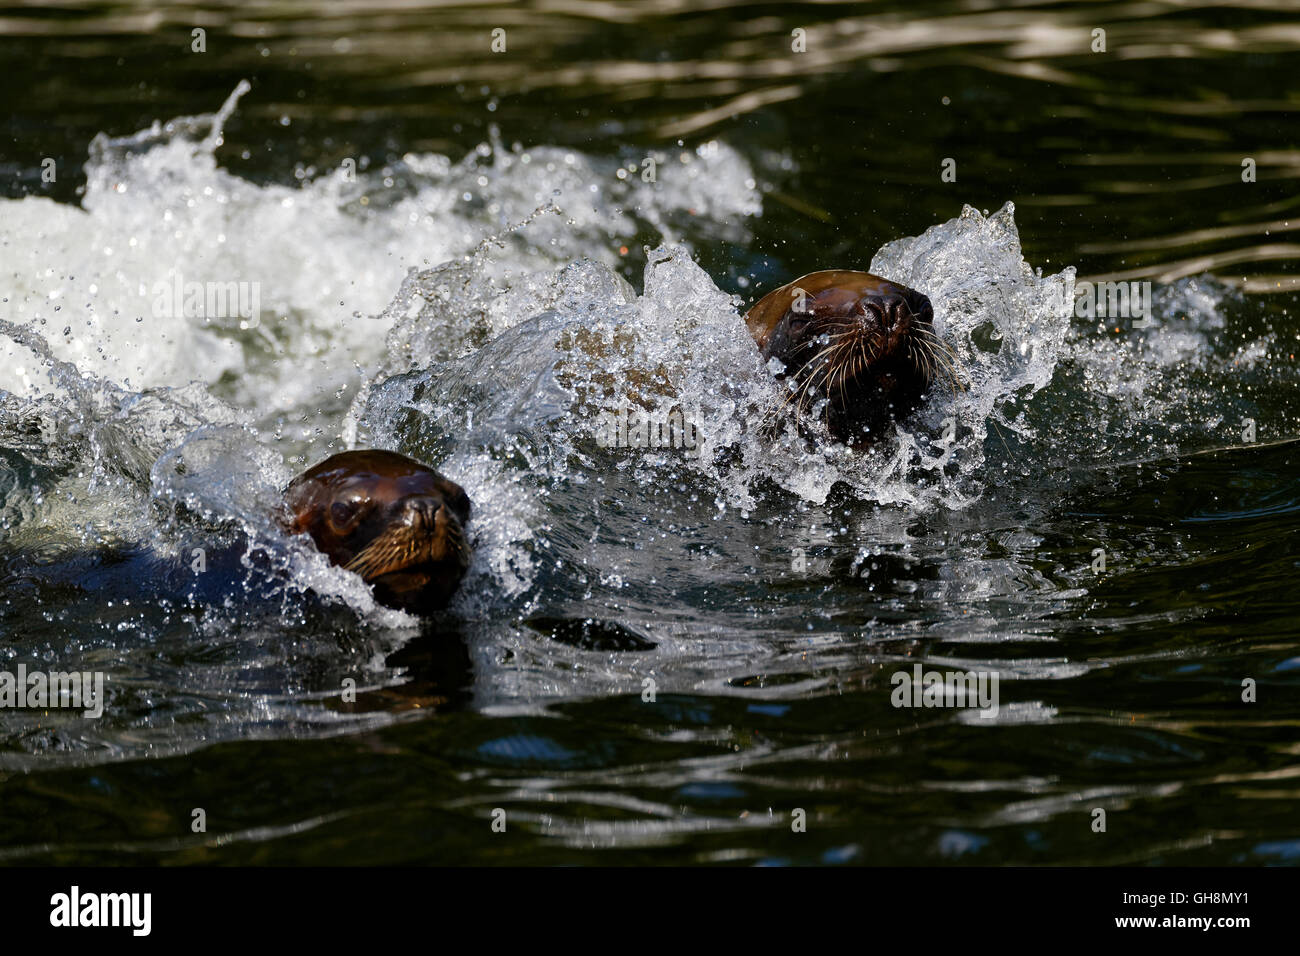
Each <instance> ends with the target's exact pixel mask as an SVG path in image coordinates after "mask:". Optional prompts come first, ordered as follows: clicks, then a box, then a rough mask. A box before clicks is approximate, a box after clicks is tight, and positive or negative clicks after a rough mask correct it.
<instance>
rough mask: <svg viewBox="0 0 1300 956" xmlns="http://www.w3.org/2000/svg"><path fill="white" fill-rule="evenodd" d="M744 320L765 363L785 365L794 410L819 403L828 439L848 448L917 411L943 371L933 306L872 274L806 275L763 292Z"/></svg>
mask: <svg viewBox="0 0 1300 956" xmlns="http://www.w3.org/2000/svg"><path fill="white" fill-rule="evenodd" d="M745 321H746V324H747V325H748V326H749V331H750V334H751V335H753V337H754V340H755V341H756V342H757V343H758V347H759V349H760V350H761V351H762V354H763V358H764V359H765V360H766V359H772V358H776V359H778V360H779V361H780V362H781V363H782V364H783V365H784V366H785V371H784V372H783V373H781V375H782V377H784V378H789V379H792V380H793V382H792V386H793V387H792V393H791V394H792V401H794V402H795V405H796V408H797V410H798V411H799V412H800V413H803V412H805V411H807V410H808V409H810V408H813V407H815V406H816V405H817V402H818V400H819V399H825V405H824V408H825V417H826V423H827V426H828V427H829V429H830V431H831V434H832V435H834V436H835V437H836V438H839V439H841V440H843V441H847V442H849V443H850V444H860V443H863V442H866V441H869V440H871V439H872V438H875V437H877V436H878V435H879V434H880V432H881V430H882V429H883V428H884V426H885V425H886V424H887V423H888V422H889V421H891V420H892V419H895V418H899V417H901V416H903V415H906V414H907V413H908V412H910V411H911V410H912V409H913V408H915V407H916V405H917V404H918V403H919V402H920V401H921V399H922V397H923V396H924V395H925V393H926V391H927V390H928V389H929V387H930V383H931V381H932V378H933V374H934V372H935V370H936V369H937V368H938V367H939V363H941V362H942V358H941V356H942V354H943V349H942V346H941V345H940V343H939V341H938V338H937V337H936V336H935V333H934V326H933V321H934V310H933V309H932V308H931V306H930V300H929V299H928V298H926V296H924V295H922V294H921V293H920V292H917V291H916V290H915V289H909V288H907V286H903V285H899V284H898V283H895V282H890V281H889V280H888V279H882V278H881V277H880V276H875V275H872V274H871V273H869V272H854V271H851V270H831V271H827V272H813V273H811V274H809V275H806V276H803V277H802V278H799V279H796V280H794V281H793V282H791V283H788V284H786V285H784V286H782V287H781V288H779V289H777V290H776V291H774V292H770V293H768V294H767V295H766V296H764V297H763V298H762V299H760V300H759V301H758V302H757V303H755V305H754V307H753V308H752V309H750V310H749V314H748V315H747V316H746V317H745Z"/></svg>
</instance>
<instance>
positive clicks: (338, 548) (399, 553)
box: [284, 450, 470, 614]
mask: <svg viewBox="0 0 1300 956" xmlns="http://www.w3.org/2000/svg"><path fill="white" fill-rule="evenodd" d="M284 500H285V504H286V506H287V508H288V515H287V517H286V523H287V525H288V529H289V531H290V532H291V533H293V534H302V533H306V534H309V535H311V539H312V541H314V542H315V544H316V547H317V548H319V549H320V550H321V551H322V552H324V553H325V555H326V556H327V557H328V558H329V559H330V563H331V564H336V565H340V566H342V567H344V568H346V569H347V570H349V571H355V572H356V573H357V574H359V575H361V577H362V578H363V579H364V580H365V582H366V583H367V584H370V585H372V586H373V588H374V592H375V597H376V598H377V599H378V600H379V601H380V602H381V603H383V604H386V605H388V606H389V607H395V608H399V609H401V610H403V611H410V612H411V613H414V614H427V613H429V612H430V611H435V610H437V609H439V608H442V607H445V606H446V605H447V602H448V601H449V600H450V599H451V595H452V593H453V592H454V591H455V590H456V587H457V585H459V584H460V580H461V578H462V577H464V575H465V571H466V569H467V568H468V567H469V562H470V548H469V545H468V543H467V542H466V538H465V524H466V523H467V522H468V521H469V512H470V502H469V496H467V495H466V494H465V490H464V489H463V488H461V487H460V485H458V484H456V483H455V482H453V481H451V480H449V479H447V478H445V477H443V476H442V475H440V474H439V473H438V472H436V471H434V470H433V469H432V468H430V467H428V466H427V465H422V464H420V462H418V461H415V460H413V459H410V458H407V457H406V456H405V455H399V454H397V453H395V452H391V451H374V450H370V451H347V452H343V453H342V454H338V455H334V456H333V457H331V458H327V459H325V461H323V462H321V463H320V464H319V465H316V466H315V467H314V468H311V469H308V470H307V471H305V472H303V473H302V474H301V475H299V476H298V477H297V478H295V479H294V480H293V481H291V482H290V483H289V487H288V488H286V489H285V497H284Z"/></svg>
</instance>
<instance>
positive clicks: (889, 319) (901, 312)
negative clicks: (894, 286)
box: [880, 294, 912, 329]
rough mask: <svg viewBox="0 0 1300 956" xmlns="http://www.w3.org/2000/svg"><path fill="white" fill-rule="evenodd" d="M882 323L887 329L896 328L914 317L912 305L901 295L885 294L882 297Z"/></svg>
mask: <svg viewBox="0 0 1300 956" xmlns="http://www.w3.org/2000/svg"><path fill="white" fill-rule="evenodd" d="M880 311H881V315H882V319H881V324H882V325H884V327H885V328H886V329H894V328H897V327H898V326H900V325H902V324H903V322H904V321H905V320H907V319H910V318H911V317H912V307H911V306H910V305H908V302H907V299H905V298H904V297H903V296H901V295H892V294H891V295H884V296H881V297H880Z"/></svg>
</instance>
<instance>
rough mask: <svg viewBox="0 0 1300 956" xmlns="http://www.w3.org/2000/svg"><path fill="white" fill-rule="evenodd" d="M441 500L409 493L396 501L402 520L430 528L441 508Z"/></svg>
mask: <svg viewBox="0 0 1300 956" xmlns="http://www.w3.org/2000/svg"><path fill="white" fill-rule="evenodd" d="M442 506H443V505H442V502H441V501H440V500H438V499H437V498H430V497H429V496H428V495H411V496H409V497H407V498H403V499H402V500H401V501H400V502H398V507H399V508H400V509H401V516H402V520H403V521H405V522H406V523H407V524H418V525H423V526H424V527H426V528H432V527H433V525H434V522H435V520H436V519H437V516H438V511H439V510H440V509H441V508H442Z"/></svg>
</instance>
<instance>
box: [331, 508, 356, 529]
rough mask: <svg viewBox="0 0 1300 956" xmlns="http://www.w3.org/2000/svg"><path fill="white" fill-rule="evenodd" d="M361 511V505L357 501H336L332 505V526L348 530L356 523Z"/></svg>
mask: <svg viewBox="0 0 1300 956" xmlns="http://www.w3.org/2000/svg"><path fill="white" fill-rule="evenodd" d="M360 511H361V508H360V504H359V503H358V502H356V501H335V502H334V503H333V504H331V505H330V524H332V525H334V527H335V528H340V529H343V528H347V527H349V526H350V525H352V524H354V523H355V522H356V519H357V515H358V514H359V513H360Z"/></svg>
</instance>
